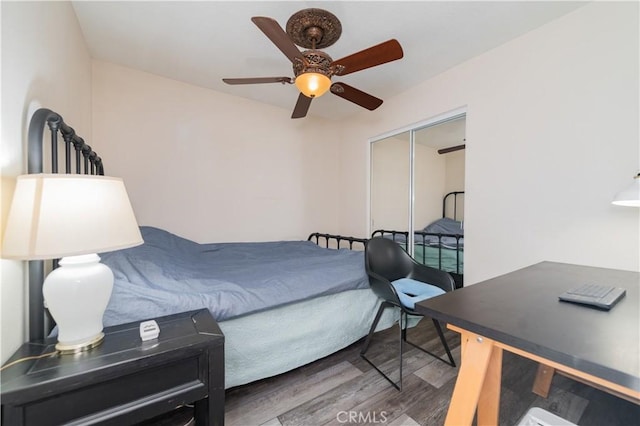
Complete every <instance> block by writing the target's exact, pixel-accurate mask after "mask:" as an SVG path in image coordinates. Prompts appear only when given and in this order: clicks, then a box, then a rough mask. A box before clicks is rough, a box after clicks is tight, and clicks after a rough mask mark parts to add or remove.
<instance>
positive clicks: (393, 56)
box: [331, 39, 404, 75]
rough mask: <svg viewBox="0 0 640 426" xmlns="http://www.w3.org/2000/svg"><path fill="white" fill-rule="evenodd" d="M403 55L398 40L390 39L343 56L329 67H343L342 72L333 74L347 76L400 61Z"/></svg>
mask: <svg viewBox="0 0 640 426" xmlns="http://www.w3.org/2000/svg"><path fill="white" fill-rule="evenodd" d="M403 55H404V53H403V52H402V46H400V43H398V40H396V39H391V40H388V41H385V42H384V43H380V44H377V45H375V46H372V47H370V48H368V49H364V50H361V51H360V52H357V53H354V54H352V55H349V56H345V57H344V58H341V59H338V60H337V61H333V63H332V64H331V66H332V67H334V68H335V67H336V65H341V66H343V67H344V70H343V71H342V72H336V73H335V74H336V75H347V74H351V73H352V72H356V71H361V70H364V69H366V68H371V67H375V66H376V65H382V64H386V63H387V62H391V61H395V60H397V59H401V58H402V56H403ZM338 71H339V70H338Z"/></svg>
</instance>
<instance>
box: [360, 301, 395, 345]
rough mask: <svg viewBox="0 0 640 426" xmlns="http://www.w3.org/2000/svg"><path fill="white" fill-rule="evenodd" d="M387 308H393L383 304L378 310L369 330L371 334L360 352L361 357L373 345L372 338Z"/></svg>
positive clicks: (385, 303)
mask: <svg viewBox="0 0 640 426" xmlns="http://www.w3.org/2000/svg"><path fill="white" fill-rule="evenodd" d="M387 306H392V305H391V304H389V303H387V302H382V303H381V304H380V307H379V308H378V312H377V313H376V317H375V319H374V320H373V324H371V328H370V329H369V334H368V335H367V338H366V340H365V341H364V345H363V346H362V349H361V350H360V355H364V354H365V352H367V350H368V349H369V345H370V344H371V337H373V333H374V332H375V331H376V327H377V326H378V322H379V321H380V317H382V313H383V312H384V310H385V309H386V308H387Z"/></svg>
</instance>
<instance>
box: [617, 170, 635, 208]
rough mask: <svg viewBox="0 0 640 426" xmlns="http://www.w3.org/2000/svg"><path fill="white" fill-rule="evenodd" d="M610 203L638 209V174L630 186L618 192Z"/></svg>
mask: <svg viewBox="0 0 640 426" xmlns="http://www.w3.org/2000/svg"><path fill="white" fill-rule="evenodd" d="M611 203H612V204H615V205H617V206H626V207H640V174H638V176H636V177H635V178H634V179H633V182H632V183H631V185H629V186H628V187H626V188H625V189H623V190H622V191H620V192H618V193H617V194H616V196H615V197H614V198H613V201H611Z"/></svg>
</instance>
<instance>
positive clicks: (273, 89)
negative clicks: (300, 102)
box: [72, 1, 585, 119]
mask: <svg viewBox="0 0 640 426" xmlns="http://www.w3.org/2000/svg"><path fill="white" fill-rule="evenodd" d="M72 3H73V7H74V9H75V11H76V14H77V16H78V20H79V22H80V26H81V28H82V31H83V33H84V37H85V40H86V43H87V45H88V48H89V51H90V53H91V55H92V57H93V58H95V59H98V60H103V61H108V62H113V63H116V64H120V65H124V66H126V67H130V68H134V69H137V70H142V71H146V72H149V73H152V74H156V75H159V76H164V77H168V78H171V79H175V80H179V81H182V82H186V83H191V84H194V85H196V86H201V87H204V88H209V89H213V90H216V91H219V92H224V93H229V94H232V95H237V96H241V97H245V98H249V99H253V100H256V101H260V102H263V103H266V104H270V105H275V106H279V107H282V108H285V109H287V110H288V111H289V112H286V114H287V116H289V115H290V111H292V110H293V106H294V104H295V102H296V99H297V96H298V92H297V89H296V87H295V86H294V85H281V84H278V83H275V84H261V85H243V86H229V85H226V84H224V83H223V82H222V80H221V79H222V78H225V77H275V76H289V77H293V71H292V68H291V62H290V61H289V60H288V59H287V58H286V57H285V56H284V55H283V54H282V52H280V50H278V48H276V47H275V45H273V44H272V43H271V41H270V40H269V39H267V37H266V36H265V35H264V34H263V33H262V32H261V31H260V30H259V29H258V28H257V27H256V26H255V25H254V24H253V23H252V22H251V20H250V19H251V17H252V16H268V17H271V18H274V19H275V20H277V21H278V23H279V24H280V26H281V27H283V28H285V26H286V22H287V20H288V19H289V17H290V16H291V15H292V14H293V13H295V12H297V11H298V10H301V9H305V8H308V7H318V8H322V9H326V10H329V11H330V12H332V13H333V14H335V15H336V16H337V17H338V18H339V19H340V21H341V23H342V36H341V37H340V39H339V40H338V41H337V42H336V43H335V44H334V45H333V46H330V47H328V48H326V49H324V50H325V52H327V53H328V54H329V55H331V57H332V58H333V59H339V58H342V57H344V56H347V55H350V54H352V53H355V52H357V51H360V50H363V49H365V48H368V47H370V46H373V45H375V44H378V43H381V42H383V41H386V40H388V39H391V38H395V39H397V40H398V41H399V42H400V44H401V45H402V47H403V50H404V58H403V59H401V60H399V61H395V62H391V63H388V64H384V65H380V66H378V67H374V68H370V69H366V70H363V71H360V72H357V73H353V74H350V75H347V76H344V77H334V78H333V80H334V81H344V82H345V83H347V84H349V85H352V86H354V87H356V88H358V89H360V90H363V91H365V92H367V93H370V94H372V95H374V96H376V97H379V98H381V99H383V100H384V99H388V98H390V97H393V96H394V95H396V94H398V93H400V92H403V91H406V90H408V89H410V88H411V87H413V86H416V85H417V84H419V83H421V82H422V81H424V80H427V79H429V78H430V77H433V76H435V75H437V74H439V73H441V72H443V71H445V70H447V69H449V68H451V67H453V66H455V65H457V64H459V63H461V62H463V61H465V60H467V59H470V58H472V57H474V56H477V55H479V54H481V53H483V52H486V51H487V50H490V49H492V48H494V47H497V46H499V45H501V44H503V43H505V42H507V41H509V40H511V39H513V38H515V37H518V36H520V35H522V34H524V33H526V32H528V31H531V30H532V29H535V28H537V27H539V26H541V25H544V24H545V23H547V22H549V21H551V20H553V19H556V18H558V17H560V16H562V15H564V14H566V13H568V12H570V11H572V10H575V9H576V8H578V7H580V6H582V5H584V4H585V3H584V2H565V1H553V2H552V1H542V2H534V1H521V2H506V1H497V2H478V1H471V2H461V1H448V2H431V1H410V2H401V1H323V2H322V1H321V2H318V1H281V2H274V1H251V2H249V1H233V2H230V1H201V2H187V1H174V2H160V1H141V2H131V1H124V2H120V1H111V2H109V1H106V2H101V1H74V2H72ZM523 53H524V52H523ZM384 107H385V105H384V104H383V105H382V106H381V107H380V108H384ZM359 111H362V108H360V107H358V106H356V105H354V104H352V103H350V102H348V101H345V100H344V99H341V98H338V97H337V96H334V95H331V94H330V93H328V94H326V95H325V96H322V97H321V98H318V99H314V101H313V103H312V105H311V108H310V110H309V115H316V116H321V117H325V118H329V119H343V118H345V117H348V116H349V115H351V114H354V113H357V112H359ZM283 114H285V112H283Z"/></svg>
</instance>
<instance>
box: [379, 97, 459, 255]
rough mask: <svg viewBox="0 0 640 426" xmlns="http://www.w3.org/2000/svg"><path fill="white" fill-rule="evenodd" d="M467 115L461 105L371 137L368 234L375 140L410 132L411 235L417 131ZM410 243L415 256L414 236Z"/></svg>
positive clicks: (411, 228) (411, 227) (409, 218)
mask: <svg viewBox="0 0 640 426" xmlns="http://www.w3.org/2000/svg"><path fill="white" fill-rule="evenodd" d="M466 116H467V107H466V106H464V107H460V108H456V109H454V110H451V111H447V112H444V113H442V114H438V115H436V116H434V117H431V118H428V119H426V120H423V121H419V122H417V123H413V124H409V125H407V126H404V127H400V128H398V129H395V130H390V131H388V132H385V133H382V134H380V135H377V136H374V137H372V138H369V152H368V155H369V161H368V164H369V179H368V180H367V186H368V188H367V189H368V191H367V201H368V209H367V234H368V235H369V236H371V233H372V232H373V231H374V229H372V226H371V217H372V214H371V207H372V205H371V198H372V197H371V191H372V185H371V182H372V180H373V175H372V170H373V167H372V161H373V156H372V152H373V144H374V143H375V142H379V141H381V140H384V139H387V138H391V137H394V136H398V135H400V134H402V133H406V132H409V152H408V155H409V197H408V200H407V203H408V204H409V215H408V217H407V221H408V224H409V226H408V232H409V235H413V233H414V231H415V227H414V223H413V222H414V221H413V219H414V217H413V216H414V197H415V194H414V186H415V183H414V182H415V181H414V179H415V165H414V159H415V132H416V131H418V130H421V129H424V128H426V127H432V126H437V125H438V124H442V123H445V122H447V121H451V120H456V119H459V118H461V117H466ZM407 240H408V241H409V242H410V244H408V248H409V254H410V255H411V256H413V238H408V239H407Z"/></svg>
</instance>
